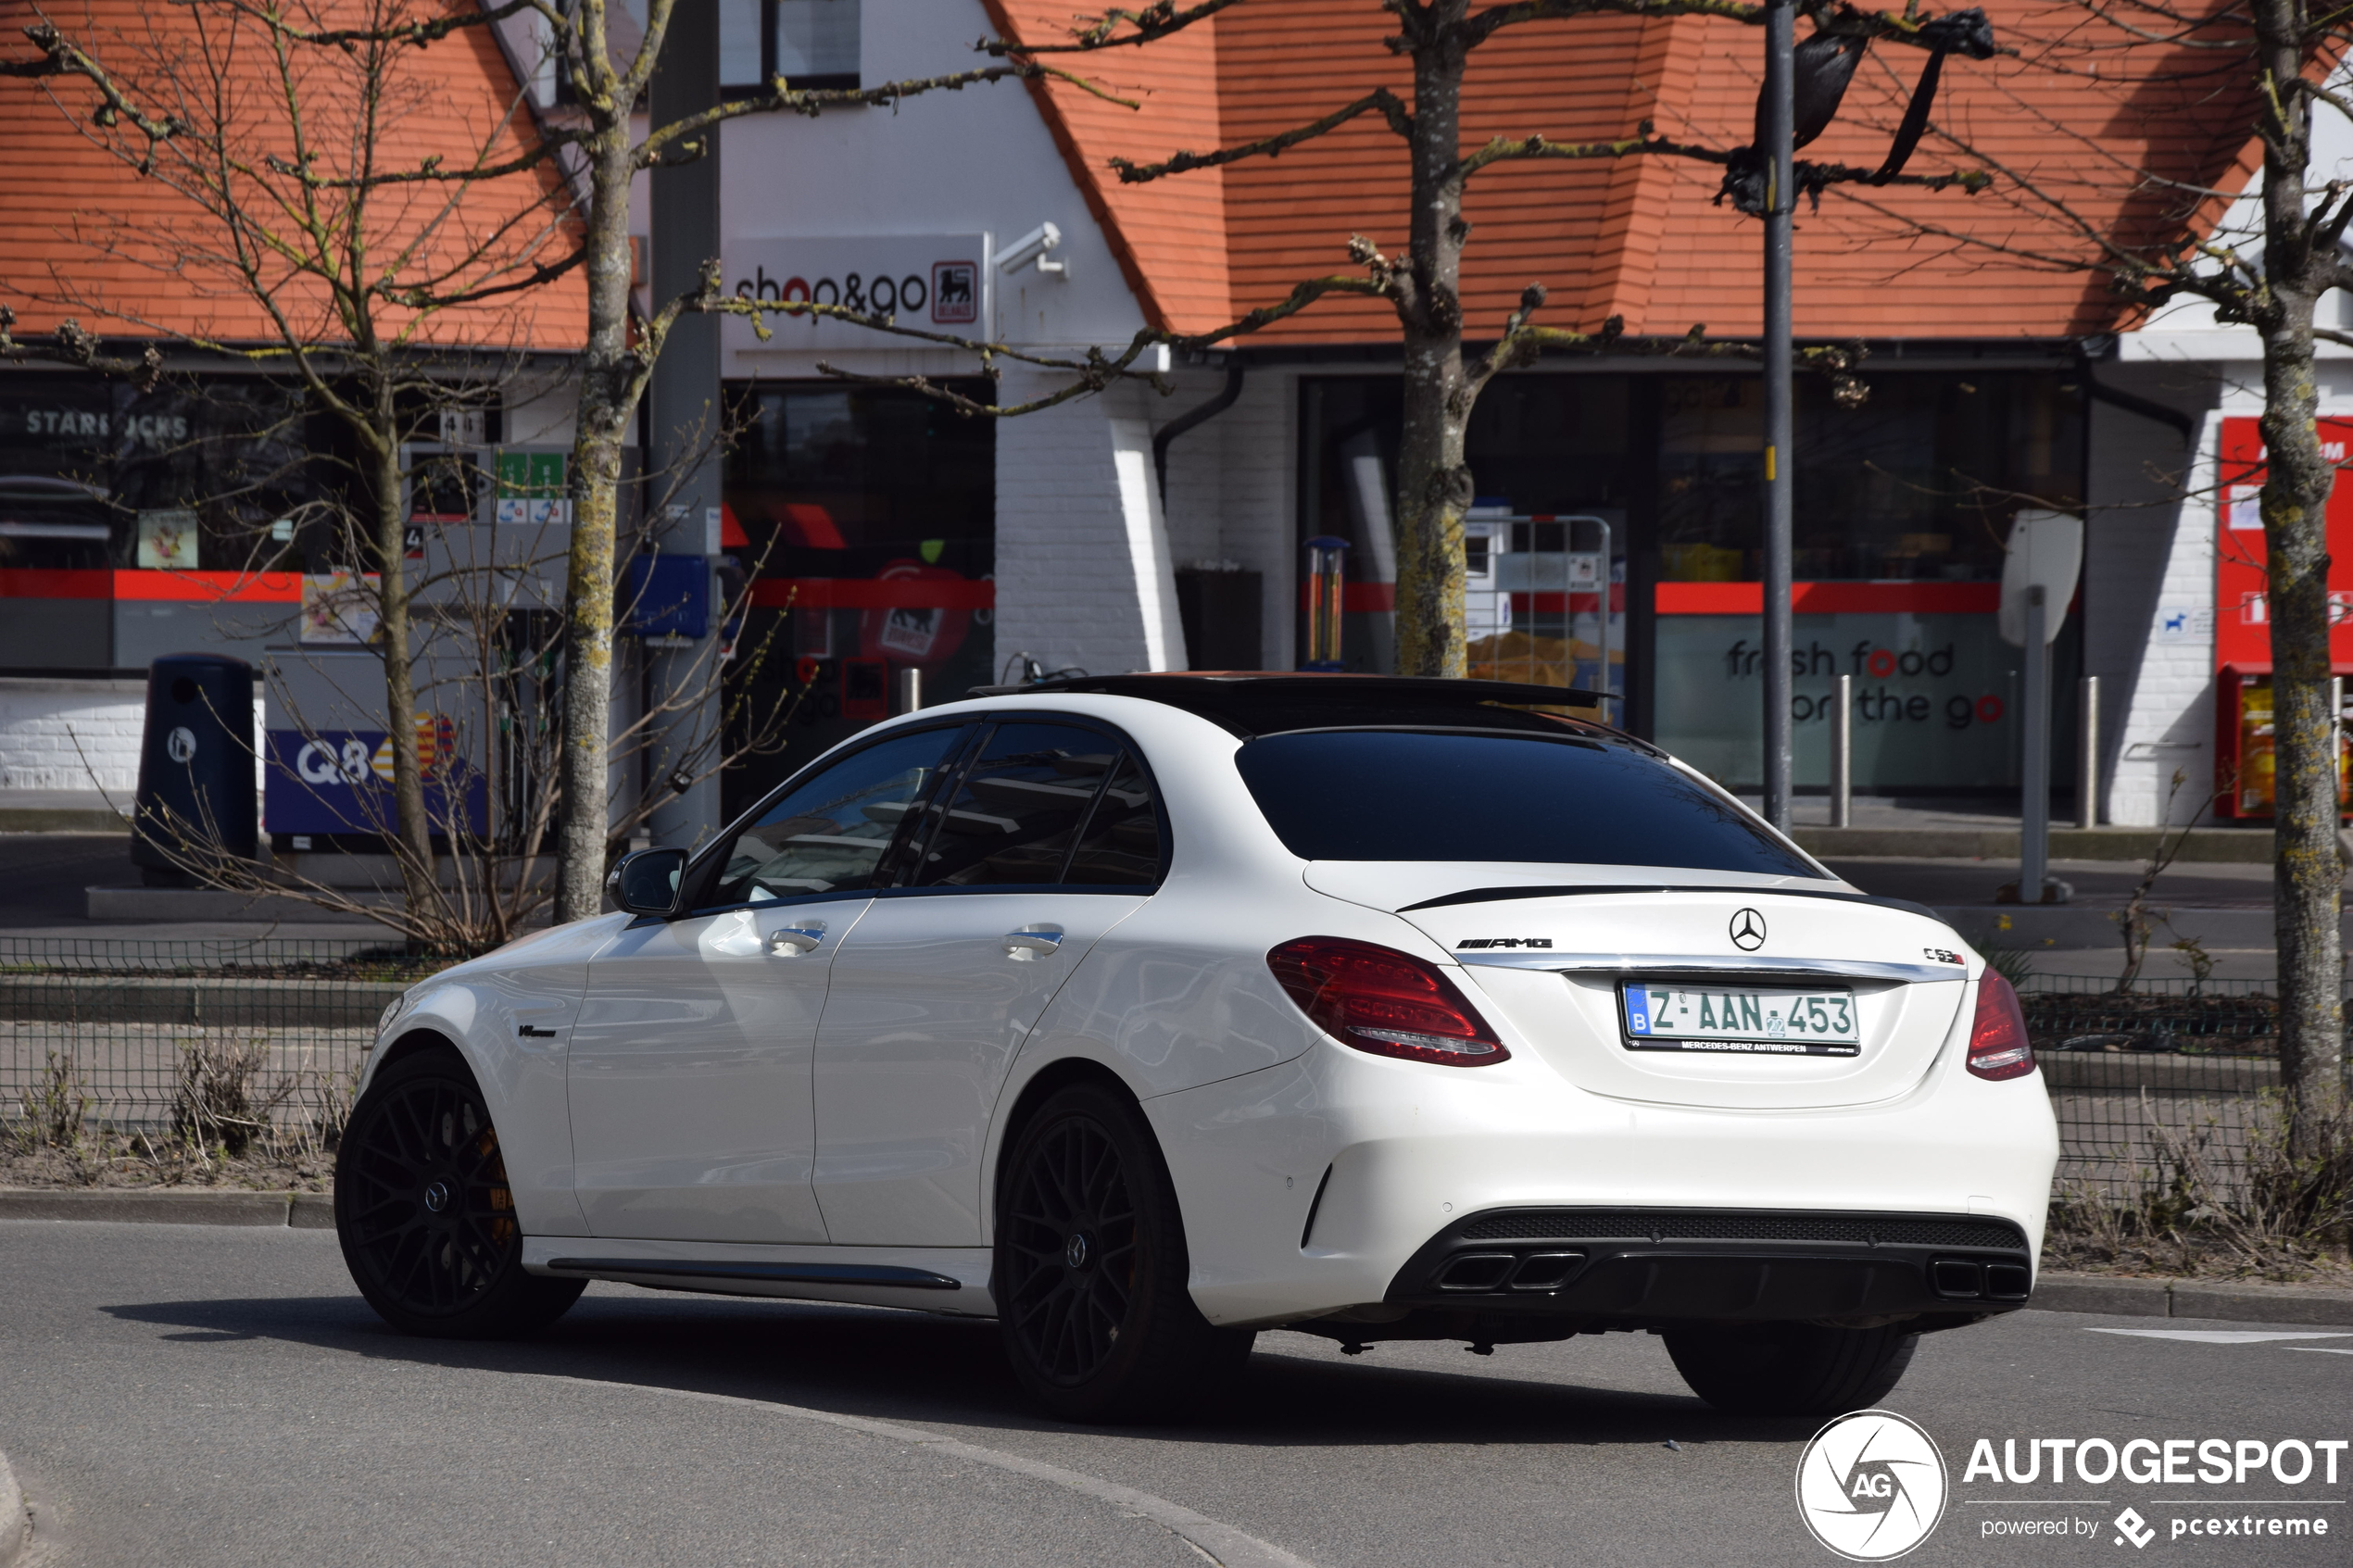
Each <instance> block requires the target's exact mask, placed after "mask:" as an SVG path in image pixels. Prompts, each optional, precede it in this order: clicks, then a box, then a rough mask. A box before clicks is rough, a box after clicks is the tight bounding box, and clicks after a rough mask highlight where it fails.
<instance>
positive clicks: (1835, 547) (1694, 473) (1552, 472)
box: [1299, 370, 2084, 791]
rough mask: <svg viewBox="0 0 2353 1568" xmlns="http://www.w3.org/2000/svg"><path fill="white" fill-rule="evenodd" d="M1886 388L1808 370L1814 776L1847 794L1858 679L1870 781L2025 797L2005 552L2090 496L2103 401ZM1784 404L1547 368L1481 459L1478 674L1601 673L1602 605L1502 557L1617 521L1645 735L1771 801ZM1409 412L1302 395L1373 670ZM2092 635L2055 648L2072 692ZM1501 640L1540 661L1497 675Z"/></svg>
mask: <svg viewBox="0 0 2353 1568" xmlns="http://www.w3.org/2000/svg"><path fill="white" fill-rule="evenodd" d="M1865 379H1866V381H1867V382H1868V383H1869V398H1868V400H1867V401H1866V402H1865V403H1864V404H1863V405H1862V406H1861V407H1859V408H1840V407H1838V406H1837V405H1836V404H1835V403H1834V402H1833V401H1832V399H1831V387H1830V385H1829V383H1827V382H1825V381H1823V380H1822V379H1821V378H1818V377H1810V376H1806V377H1800V378H1799V381H1798V388H1797V390H1798V408H1797V413H1798V420H1797V452H1796V460H1795V470H1796V520H1795V540H1794V545H1795V560H1794V566H1795V569H1796V571H1795V575H1796V578H1797V581H1798V582H1799V583H1800V584H1802V585H1803V586H1802V587H1801V589H1800V592H1799V596H1798V601H1797V604H1796V610H1797V625H1796V633H1797V650H1796V653H1795V655H1794V659H1795V662H1796V666H1797V668H1796V669H1795V671H1794V674H1795V676H1796V678H1797V687H1796V695H1795V710H1794V713H1793V717H1794V719H1795V721H1796V722H1797V747H1798V782H1799V784H1800V786H1801V787H1818V786H1820V785H1821V784H1823V783H1824V782H1825V781H1826V779H1827V776H1828V775H1827V770H1828V747H1827V740H1826V736H1827V732H1828V729H1829V714H1830V705H1829V702H1828V700H1827V699H1828V696H1829V693H1830V690H1831V677H1832V676H1833V675H1835V674H1841V673H1843V674H1848V675H1852V676H1853V677H1854V678H1855V687H1856V785H1857V787H1858V788H1862V789H1865V790H1871V789H1901V790H1923V791H1925V790H1937V791H1946V790H1972V789H1975V790H1997V789H2004V788H2008V787H2011V786H2012V785H2013V784H2014V782H2015V778H2016V772H2017V766H2018V750H2019V746H2018V738H2017V733H2016V732H2017V707H2018V695H2017V680H2018V671H2017V664H2018V659H2017V657H2016V652H2015V650H2013V649H2011V648H2010V647H2009V646H2007V644H2003V643H2001V642H2000V640H1999V638H1998V637H1997V636H1996V634H1995V632H1994V609H1995V606H1996V599H1997V596H1998V583H1999V580H2000V578H2001V571H2002V554H2003V547H2004V545H2005V542H2006V541H2007V536H2008V533H2009V526H2010V520H2011V519H2012V517H2014V516H2015V515H2016V513H2017V512H2018V510H2019V509H2020V508H2024V507H2047V508H2057V509H2060V510H2075V509H2079V508H2080V507H2081V504H2082V503H2081V496H2082V493H2083V455H2084V447H2083V442H2084V402H2083V396H2082V387H2081V385H2080V383H2078V382H2077V381H2076V380H2075V379H2074V378H2073V377H2072V376H2071V375H2070V374H2069V373H2067V372H2065V371H2062V370H1933V371H1930V370H1903V371H1894V370H1890V371H1886V372H1883V373H1869V374H1867V376H1866V378H1865ZM1761 390H1762V389H1761V383H1759V381H1758V380H1757V378H1756V377H1755V375H1753V374H1751V375H1726V374H1687V373H1683V372H1680V371H1676V372H1667V373H1644V374H1640V375H1629V374H1623V373H1616V372H1582V371H1579V372H1571V373H1560V372H1548V371H1531V372H1528V373H1524V374H1517V375H1512V376H1506V377H1503V378H1500V379H1499V380H1497V381H1496V382H1495V383H1493V384H1491V386H1489V387H1488V389H1487V391H1486V392H1485V394H1484V395H1482V396H1481V397H1480V399H1479V403H1478V408H1477V410H1476V412H1475V413H1474V415H1473V418H1472V421H1471V426H1470V430H1469V432H1468V435H1467V439H1466V457H1467V458H1468V461H1469V465H1470V468H1471V471H1472V475H1473V484H1474V488H1475V490H1476V493H1477V496H1478V506H1477V507H1475V508H1474V509H1473V513H1472V518H1471V520H1470V522H1469V523H1468V524H1467V527H1466V532H1467V533H1469V534H1471V535H1472V537H1470V538H1469V539H1468V540H1467V541H1466V544H1467V549H1466V556H1467V560H1466V565H1467V567H1468V569H1469V571H1471V572H1473V573H1474V574H1478V573H1481V572H1482V571H1486V572H1487V575H1488V576H1490V577H1491V578H1492V581H1491V582H1486V583H1483V585H1484V586H1485V587H1487V588H1488V589H1490V590H1491V591H1490V592H1489V593H1487V595H1486V600H1489V601H1492V603H1493V605H1494V607H1495V608H1494V610H1493V612H1492V613H1491V614H1490V616H1489V622H1488V623H1480V622H1479V621H1478V613H1479V610H1480V605H1481V602H1482V601H1481V599H1480V595H1479V589H1480V588H1481V586H1482V581H1481V580H1480V579H1479V578H1478V577H1476V576H1475V578H1474V581H1473V583H1472V584H1471V588H1472V592H1471V593H1470V595H1469V596H1468V597H1469V599H1470V601H1471V602H1470V603H1469V605H1468V607H1467V608H1468V609H1469V611H1470V614H1471V617H1472V620H1473V622H1474V623H1473V624H1472V625H1471V626H1470V627H1469V634H1470V641H1471V646H1472V648H1473V650H1474V670H1475V672H1478V673H1496V674H1504V675H1512V676H1515V677H1516V678H1535V679H1552V678H1554V676H1553V675H1552V674H1551V673H1549V671H1555V670H1558V669H1560V668H1563V667H1567V668H1568V669H1571V670H1573V671H1575V682H1576V684H1582V685H1590V684H1594V678H1595V675H1596V673H1597V671H1598V667H1597V666H1596V665H1594V664H1592V659H1593V658H1594V657H1595V656H1596V654H1597V653H1598V649H1596V648H1595V647H1594V646H1592V645H1593V642H1594V639H1595V633H1596V632H1597V630H1598V619H1597V618H1596V617H1592V616H1590V615H1586V614H1582V613H1580V612H1579V607H1580V606H1583V605H1586V604H1588V603H1590V602H1591V596H1579V595H1578V594H1575V593H1567V594H1561V595H1556V596H1546V595H1544V594H1543V593H1541V592H1537V593H1533V594H1529V595H1525V596H1522V595H1517V594H1514V593H1512V592H1510V590H1511V589H1512V588H1514V587H1515V586H1516V580H1514V581H1511V582H1507V581H1506V578H1507V577H1508V576H1509V573H1508V572H1507V571H1501V570H1490V563H1491V553H1492V552H1496V551H1502V550H1506V549H1509V550H1515V551H1528V550H1531V549H1532V550H1534V551H1536V552H1538V553H1539V554H1540V555H1541V552H1543V551H1546V550H1560V549H1562V548H1563V547H1564V546H1566V547H1567V549H1569V550H1579V549H1590V548H1592V546H1591V545H1590V544H1588V543H1586V540H1587V539H1588V538H1589V537H1590V536H1591V535H1592V533H1593V532H1594V531H1593V530H1592V529H1591V528H1590V527H1589V526H1588V525H1584V524H1579V525H1575V526H1574V527H1571V526H1570V525H1544V524H1529V523H1527V522H1519V523H1506V522H1504V521H1501V520H1503V519H1508V518H1523V519H1525V518H1543V517H1548V516H1550V517H1560V518H1567V517H1571V516H1575V517H1586V518H1598V519H1600V520H1602V521H1605V522H1606V523H1607V524H1608V525H1609V527H1610V529H1611V531H1612V543H1613V546H1614V551H1615V553H1616V554H1617V560H1615V561H1614V562H1613V563H1612V567H1611V578H1612V583H1611V590H1610V591H1611V595H1612V598H1611V603H1612V604H1613V605H1614V606H1621V607H1622V608H1623V610H1624V617H1623V620H1622V621H1619V620H1617V619H1616V618H1615V616H1614V617H1613V620H1612V621H1611V623H1610V639H1609V641H1610V645H1611V647H1612V650H1613V663H1615V662H1616V653H1617V650H1620V649H1622V650H1624V660H1625V671H1624V674H1625V678H1624V681H1623V684H1622V685H1621V687H1620V689H1622V690H1623V691H1624V692H1625V693H1626V694H1627V696H1628V702H1627V705H1626V709H1625V710H1624V711H1625V715H1626V718H1627V721H1628V722H1629V724H1630V725H1631V726H1632V727H1634V728H1635V729H1636V730H1637V731H1638V732H1640V733H1643V734H1651V735H1654V736H1655V738H1657V739H1658V740H1659V741H1660V742H1661V743H1662V744H1664V745H1666V746H1667V747H1668V748H1669V749H1671V750H1674V751H1676V752H1677V753H1678V754H1679V755H1682V756H1684V757H1686V758H1687V759H1690V760H1692V762H1693V763H1694V764H1695V765H1697V766H1699V767H1702V768H1704V769H1705V770H1706V771H1709V772H1711V773H1713V774H1715V775H1716V776H1717V777H1718V778H1719V779H1721V780H1723V781H1724V782H1725V783H1727V784H1733V785H1736V786H1741V787H1748V786H1753V785H1754V784H1755V782H1756V780H1757V778H1758V776H1759V767H1760V761H1759V752H1758V747H1759V746H1760V745H1761V741H1760V738H1759V736H1760V734H1761V731H1762V728H1763V724H1762V720H1761V718H1760V716H1759V714H1758V703H1759V701H1760V700H1761V684H1762V677H1761V674H1760V671H1759V670H1758V662H1757V661H1758V657H1759V655H1758V643H1759V640H1760V633H1761V629H1762V628H1761V621H1760V608H1761V600H1760V598H1759V595H1760V593H1761V588H1760V586H1759V580H1760V578H1761V577H1762V575H1763V570H1764V563H1763V558H1762V546H1763V539H1762V529H1761V518H1762V508H1761V504H1760V496H1759V490H1760V488H1761V483H1762V479H1763V458H1762V453H1761V444H1762V438H1763V409H1762V399H1761ZM1401 412H1402V398H1401V395H1400V389H1399V386H1398V382H1397V379H1396V377H1395V376H1394V375H1393V374H1392V375H1385V376H1378V377H1350V378H1337V377H1335V378H1311V379H1308V380H1306V381H1303V382H1302V421H1301V422H1302V437H1303V440H1302V452H1301V474H1300V497H1301V510H1300V517H1299V528H1300V534H1299V539H1300V542H1302V543H1303V542H1304V541H1305V540H1306V539H1307V538H1309V537H1314V536H1318V535H1330V536H1335V537H1338V538H1341V539H1344V540H1346V541H1348V543H1349V545H1350V546H1351V547H1350V549H1349V550H1348V552H1347V557H1348V564H1347V588H1346V595H1345V603H1346V608H1347V610H1348V612H1349V613H1347V614H1346V615H1345V616H1344V617H1343V633H1344V635H1343V644H1344V646H1343V656H1344V657H1343V659H1342V662H1343V664H1344V665H1345V666H1346V667H1347V668H1350V669H1355V670H1376V671H1378V670H1388V669H1390V668H1391V667H1392V659H1393V651H1392V650H1393V639H1392V633H1391V621H1392V616H1391V613H1390V611H1391V608H1392V607H1393V604H1394V593H1395V589H1394V583H1395V576H1396V572H1395V558H1396V551H1395V546H1394V543H1393V528H1394V522H1393V519H1392V515H1391V499H1390V497H1391V496H1392V495H1393V493H1394V486H1395V483H1396V462H1397V441H1398V433H1399V430H1400V424H1401ZM1491 520H1492V521H1491ZM1548 526H1553V527H1554V530H1555V531H1554V533H1546V528H1547V527H1548ZM1578 530H1583V532H1578ZM1529 564H1531V563H1528V562H1523V563H1522V565H1523V567H1525V566H1527V565H1529ZM1540 586H1541V585H1540ZM1506 598H1509V599H1510V600H1511V608H1512V610H1513V616H1512V618H1511V622H1510V626H1509V629H1508V631H1506V630H1504V627H1503V623H1502V620H1501V607H1502V606H1503V604H1504V600H1505V599H1506ZM1556 605H1566V606H1567V614H1566V615H1565V616H1564V615H1562V614H1561V613H1559V611H1557V610H1556V609H1555V608H1554V606H1556ZM1548 616H1550V617H1551V619H1547V617H1548ZM1589 621H1591V622H1592V624H1589V623H1588V622H1589ZM2077 622H2080V617H2077V618H2075V619H2074V621H2070V628H2069V630H2068V631H2067V632H2066V633H2063V634H2062V637H2061V640H2060V644H2059V646H2058V648H2057V656H2058V659H2059V661H2060V666H2061V671H2060V672H2061V678H2062V680H2064V679H2065V678H2067V671H2069V670H2070V669H2071V667H2072V666H2071V662H2070V661H2071V660H2073V659H2075V658H2076V653H2075V647H2076V641H2077V639H2078V638H2079V637H2080V631H2079V630H2078V627H2077ZM1484 648H1492V649H1493V650H1494V651H1495V652H1496V653H1497V654H1499V655H1510V656H1513V657H1514V658H1516V659H1517V662H1516V663H1513V662H1512V661H1511V659H1504V658H1494V659H1486V660H1483V661H1482V660H1481V659H1480V657H1479V650H1481V649H1484ZM1529 671H1534V673H1533V675H1532V676H1531V675H1529V673H1528V672H1529Z"/></svg>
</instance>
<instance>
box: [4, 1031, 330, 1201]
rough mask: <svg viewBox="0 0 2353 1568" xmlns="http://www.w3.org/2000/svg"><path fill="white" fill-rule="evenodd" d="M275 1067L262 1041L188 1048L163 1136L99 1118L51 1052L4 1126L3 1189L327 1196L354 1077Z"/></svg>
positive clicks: (70, 1063)
mask: <svg viewBox="0 0 2353 1568" xmlns="http://www.w3.org/2000/svg"><path fill="white" fill-rule="evenodd" d="M269 1060H270V1047H269V1044H268V1042H267V1041H264V1040H251V1041H244V1042H234V1041H220V1040H216V1039H206V1040H197V1041H183V1042H182V1044H181V1046H180V1054H179V1061H178V1064H177V1068H176V1070H175V1073H174V1078H173V1088H172V1102H171V1113H170V1122H169V1123H168V1124H167V1125H166V1126H164V1127H163V1128H160V1129H155V1128H150V1127H142V1126H114V1125H109V1124H108V1123H106V1122H105V1121H103V1120H101V1119H98V1118H95V1117H93V1116H92V1115H91V1114H90V1110H91V1105H92V1100H91V1098H90V1095H89V1093H88V1091H87V1086H86V1084H85V1082H84V1079H83V1077H82V1073H81V1070H80V1068H79V1066H78V1065H77V1064H76V1062H75V1061H74V1060H73V1058H72V1056H71V1055H70V1054H69V1053H66V1052H58V1051H51V1052H49V1053H48V1059H47V1062H46V1064H45V1066H44V1071H43V1073H42V1076H41V1078H40V1079H39V1080H38V1082H37V1083H36V1085H35V1086H34V1087H32V1088H30V1089H25V1090H20V1091H19V1094H18V1097H17V1098H18V1105H17V1107H16V1110H17V1111H18V1114H17V1115H16V1116H15V1117H14V1118H12V1119H10V1121H9V1122H8V1123H7V1125H6V1127H5V1129H0V1132H5V1136H0V1185H7V1186H34V1187H48V1186H242V1187H259V1188H268V1189H271V1190H283V1189H285V1188H290V1187H291V1188H296V1189H301V1190H309V1191H325V1190H327V1189H328V1188H329V1187H330V1186H331V1185H333V1175H334V1153H335V1148H336V1145H337V1144H338V1143H339V1142H340V1141H341V1139H342V1136H343V1130H344V1127H345V1125H346V1123H348V1122H349V1121H350V1119H351V1106H352V1098H353V1093H354V1090H355V1089H356V1088H357V1086H358V1073H357V1071H356V1070H355V1071H353V1072H351V1073H344V1074H328V1073H317V1072H295V1073H272V1072H271V1071H270V1070H269ZM297 1106H299V1107H301V1109H300V1110H296V1109H295V1108H296V1107H297Z"/></svg>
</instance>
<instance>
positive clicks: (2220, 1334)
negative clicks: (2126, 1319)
mask: <svg viewBox="0 0 2353 1568" xmlns="http://www.w3.org/2000/svg"><path fill="white" fill-rule="evenodd" d="M2083 1332H2084V1333H2086V1334H2122V1335H2127V1336H2131V1337H2133V1338H2135V1339H2186V1340H2188V1341H2189V1342H2190V1343H2191V1344H2193V1345H2260V1344H2262V1343H2263V1342H2264V1341H2266V1340H2271V1339H2353V1334H2330V1333H2328V1332H2326V1331H2322V1332H2321V1333H2317V1334H2299V1333H2296V1331H2294V1330H2289V1331H2287V1332H2285V1333H2275V1332H2273V1331H2271V1330H2270V1329H2260V1328H2087V1329H2085V1330H2084V1331H2083ZM2293 1348H2296V1349H2303V1348H2306V1347H2303V1346H2296V1347H2293ZM2346 1354H2347V1355H2353V1350H2348V1351H2347V1352H2346Z"/></svg>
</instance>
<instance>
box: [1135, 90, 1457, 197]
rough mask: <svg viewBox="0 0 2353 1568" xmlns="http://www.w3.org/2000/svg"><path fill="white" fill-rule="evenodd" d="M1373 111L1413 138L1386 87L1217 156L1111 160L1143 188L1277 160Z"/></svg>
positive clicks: (1406, 116)
mask: <svg viewBox="0 0 2353 1568" xmlns="http://www.w3.org/2000/svg"><path fill="white" fill-rule="evenodd" d="M1374 109H1378V110H1380V112H1381V118H1382V119H1386V120H1388V121H1389V128H1390V130H1391V131H1394V132H1397V134H1398V135H1400V136H1403V137H1405V138H1408V139H1411V138H1412V136H1413V134H1414V118H1413V116H1412V115H1411V114H1410V113H1408V112H1407V110H1406V108H1405V104H1404V100H1403V99H1401V98H1400V97H1398V95H1397V94H1394V93H1392V92H1390V90H1389V89H1388V88H1386V87H1376V88H1374V89H1373V90H1372V91H1371V92H1369V93H1367V94H1365V95H1364V96H1363V97H1361V98H1359V99H1357V100H1356V101H1355V102H1354V103H1353V104H1348V105H1345V106H1343V107H1340V108H1337V109H1334V110H1333V111H1332V112H1331V113H1329V114H1327V115H1326V116H1325V117H1324V118H1323V119H1317V120H1311V121H1309V122H1308V123H1307V124H1305V125H1300V126H1294V127H1293V128H1291V129H1290V130H1289V131H1283V132H1277V133H1276V134H1274V135H1272V136H1265V137H1261V138H1260V139H1259V140H1257V141H1255V142H1249V143H1245V144H1242V145H1241V146H1239V147H1227V148H1224V149H1221V150H1220V151H1217V152H1214V153H1177V154H1176V155H1174V156H1172V157H1168V158H1166V159H1164V161H1162V162H1159V163H1130V162H1129V161H1128V160H1127V159H1126V158H1124V157H1115V158H1113V159H1112V160H1111V166H1112V167H1113V168H1114V169H1117V170H1119V182H1120V183H1121V184H1123V185H1140V184H1142V183H1143V182H1145V181H1147V180H1158V179H1160V178H1162V177H1163V176H1164V175H1169V174H1182V173H1184V172H1186V171H1187V170H1188V169H1215V168H1217V167H1219V166H1220V165H1221V164H1228V163H1239V161H1241V160H1242V159H1243V158H1246V157H1280V156H1281V155H1282V153H1283V152H1284V151H1285V150H1286V149H1288V148H1291V147H1295V146H1297V145H1299V144H1300V143H1302V142H1309V141H1313V140H1315V138H1316V137H1318V136H1321V135H1323V134H1325V133H1326V132H1331V131H1337V130H1339V129H1340V127H1341V126H1343V125H1345V124H1347V123H1348V122H1349V121H1350V120H1352V119H1356V118H1357V117H1358V116H1359V115H1363V114H1367V113H1370V112H1371V111H1372V110H1374Z"/></svg>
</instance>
